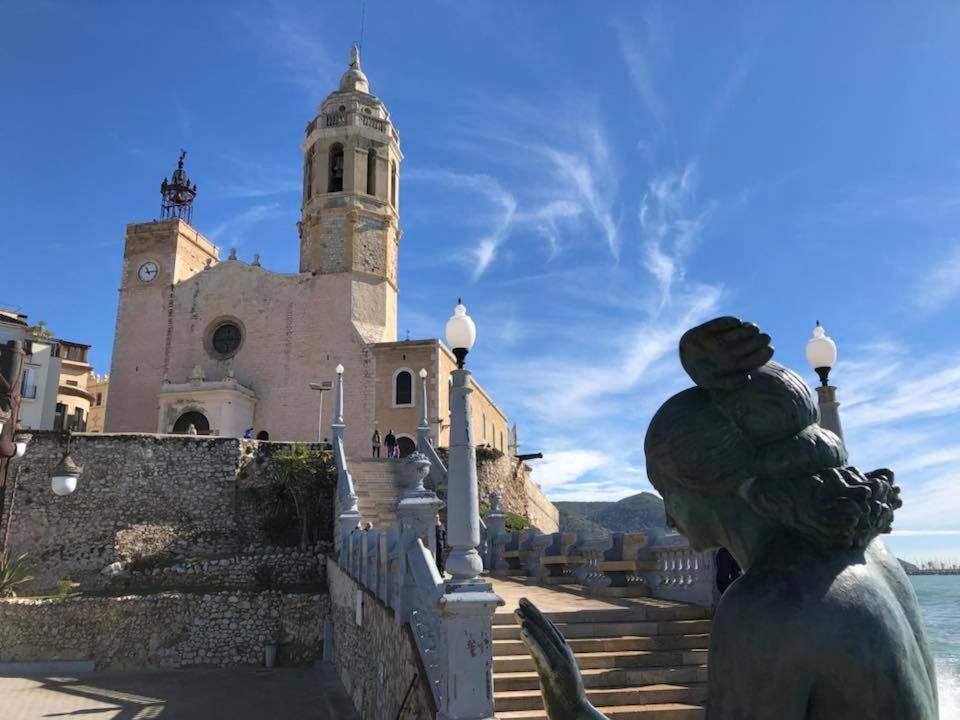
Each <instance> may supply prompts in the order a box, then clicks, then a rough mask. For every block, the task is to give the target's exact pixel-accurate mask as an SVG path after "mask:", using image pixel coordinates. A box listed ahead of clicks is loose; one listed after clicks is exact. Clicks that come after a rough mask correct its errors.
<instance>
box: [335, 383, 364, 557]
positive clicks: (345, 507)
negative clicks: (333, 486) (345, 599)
mask: <svg viewBox="0 0 960 720" xmlns="http://www.w3.org/2000/svg"><path fill="white" fill-rule="evenodd" d="M336 370H337V384H336V387H335V388H334V392H333V423H331V425H330V430H331V431H332V433H333V457H334V460H335V461H336V463H337V502H338V504H339V506H340V514H339V515H337V525H338V526H339V528H340V564H341V565H342V566H344V567H346V562H347V555H346V553H347V551H348V549H349V542H348V538H349V537H350V533H351V532H352V531H353V529H354V528H355V527H357V523H359V522H360V509H359V505H358V503H359V498H358V497H357V494H356V493H355V492H354V490H353V478H352V477H351V476H350V471H349V470H348V469H347V467H346V464H345V459H344V456H343V434H344V431H345V430H346V429H347V426H346V423H344V421H343V365H337V368H336Z"/></svg>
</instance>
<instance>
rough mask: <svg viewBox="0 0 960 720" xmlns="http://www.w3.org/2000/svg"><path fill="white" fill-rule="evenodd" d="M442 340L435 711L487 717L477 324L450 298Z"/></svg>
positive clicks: (489, 680) (489, 594)
mask: <svg viewBox="0 0 960 720" xmlns="http://www.w3.org/2000/svg"><path fill="white" fill-rule="evenodd" d="M446 336H447V343H448V344H449V345H450V348H451V350H453V354H454V355H455V356H456V358H457V369H456V370H454V371H453V372H452V373H451V374H452V375H453V386H452V388H451V393H452V401H453V404H452V408H451V419H450V458H449V467H448V468H447V498H446V499H447V545H448V546H449V547H450V555H449V556H448V557H447V563H446V571H447V572H448V573H450V575H452V577H451V578H450V579H449V580H447V581H446V583H445V587H444V594H443V596H442V597H441V599H440V616H441V621H442V622H443V623H444V625H445V633H444V634H445V638H446V652H445V653H443V660H444V668H443V669H444V674H445V676H446V681H447V683H446V685H447V687H448V688H450V689H451V692H448V693H445V694H444V697H443V703H442V704H443V707H441V708H439V710H440V712H439V717H443V718H463V719H464V720H493V718H494V707H493V642H492V638H493V614H494V612H496V609H497V608H498V607H501V606H502V605H503V599H502V598H500V597H499V596H498V595H497V594H496V593H494V592H493V586H492V585H491V584H490V583H489V582H486V581H485V580H484V579H483V578H481V577H479V576H480V574H481V573H482V572H483V560H482V558H481V557H480V553H479V552H478V551H477V546H478V545H479V544H480V502H479V498H478V496H477V493H478V489H477V451H476V448H475V447H474V444H473V426H472V424H471V418H472V414H471V401H470V395H471V393H473V388H471V387H470V372H469V371H468V370H465V369H464V367H463V366H464V362H465V360H466V357H467V353H468V352H470V348H471V347H473V343H474V341H475V340H476V339H477V328H476V325H474V323H473V320H471V319H470V316H469V315H467V309H466V308H465V307H464V306H463V303H462V302H460V301H459V300H458V301H457V307H456V308H455V309H454V312H453V316H452V317H451V318H450V320H448V321H447V332H446Z"/></svg>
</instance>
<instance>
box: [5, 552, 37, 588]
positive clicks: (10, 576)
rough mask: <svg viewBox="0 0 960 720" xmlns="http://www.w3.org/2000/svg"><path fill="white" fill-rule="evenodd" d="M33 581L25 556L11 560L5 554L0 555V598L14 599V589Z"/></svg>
mask: <svg viewBox="0 0 960 720" xmlns="http://www.w3.org/2000/svg"><path fill="white" fill-rule="evenodd" d="M31 580H33V576H32V575H31V574H30V566H29V565H28V564H27V554H26V553H23V554H22V555H20V556H18V557H16V558H11V557H10V556H9V555H8V554H7V553H6V552H4V553H3V554H0V597H16V595H17V592H16V588H17V586H18V585H23V583H25V582H30V581H31Z"/></svg>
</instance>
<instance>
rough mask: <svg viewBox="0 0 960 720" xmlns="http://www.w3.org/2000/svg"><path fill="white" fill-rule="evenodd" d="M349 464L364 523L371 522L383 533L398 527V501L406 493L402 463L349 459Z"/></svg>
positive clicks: (371, 459)
mask: <svg viewBox="0 0 960 720" xmlns="http://www.w3.org/2000/svg"><path fill="white" fill-rule="evenodd" d="M347 462H348V465H349V468H350V474H351V476H352V477H353V487H354V489H355V490H356V493H357V504H358V506H359V510H360V514H361V516H362V517H363V522H364V523H366V522H368V521H369V522H372V523H373V526H374V527H375V528H378V529H380V530H386V529H389V528H392V527H396V525H397V502H398V501H399V500H400V496H401V495H402V494H403V480H402V476H401V469H402V465H401V463H400V461H398V460H387V459H377V458H363V459H362V460H355V459H353V458H349V459H348V461H347Z"/></svg>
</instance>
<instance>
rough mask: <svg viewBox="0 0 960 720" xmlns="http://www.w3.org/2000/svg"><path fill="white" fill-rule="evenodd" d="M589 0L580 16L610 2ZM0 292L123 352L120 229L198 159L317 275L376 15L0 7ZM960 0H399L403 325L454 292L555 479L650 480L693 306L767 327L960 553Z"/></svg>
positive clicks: (590, 495)
mask: <svg viewBox="0 0 960 720" xmlns="http://www.w3.org/2000/svg"><path fill="white" fill-rule="evenodd" d="M588 8H590V9H589V10H588ZM3 18H4V22H3V23H2V26H0V81H2V87H3V88H4V112H3V113H0V138H2V139H0V143H2V158H3V161H4V167H5V171H4V172H3V173H2V174H0V197H2V198H3V218H4V224H3V225H4V235H3V238H2V240H0V243H2V247H3V250H4V258H5V261H4V265H5V266H6V267H8V268H12V269H13V272H8V273H7V275H6V277H5V282H4V284H3V286H2V288H0V304H2V305H5V306H13V307H19V308H20V309H22V310H23V311H24V312H27V313H28V314H29V315H30V316H31V318H32V319H33V320H39V319H44V320H46V321H47V322H48V323H49V324H50V325H51V326H52V327H53V329H54V330H55V331H56V332H57V333H58V334H59V335H61V336H63V337H66V338H68V339H73V340H77V341H81V342H87V343H91V344H92V345H93V346H94V349H93V355H92V357H93V362H94V364H95V365H96V367H97V369H98V370H101V371H106V370H107V369H108V368H109V356H110V349H111V345H112V336H113V326H114V319H115V313H116V298H117V292H116V291H117V287H118V283H119V274H120V260H121V251H122V241H123V229H124V224H125V223H127V222H134V221H144V220H149V219H152V218H154V217H156V216H157V215H158V211H159V192H158V190H159V183H160V180H161V179H162V178H163V177H164V176H165V175H169V173H170V171H171V170H172V169H173V166H174V164H175V161H176V156H177V153H178V151H179V149H180V148H181V147H184V148H186V149H187V150H188V151H189V155H188V159H187V163H188V169H189V172H190V174H191V177H192V178H193V180H194V181H195V182H197V184H198V185H199V188H200V191H199V197H198V200H197V204H196V210H195V213H194V220H195V225H196V226H197V227H198V228H199V229H200V230H201V231H202V232H204V233H205V234H206V235H207V236H208V237H210V238H211V239H213V240H214V241H215V242H217V243H218V244H219V245H220V246H221V247H222V248H224V249H226V248H229V247H233V246H235V247H237V248H238V253H239V255H240V257H241V258H245V259H248V260H249V259H250V258H251V257H252V255H253V253H259V254H260V255H261V258H262V262H263V264H264V265H265V266H266V267H268V268H270V269H274V270H277V271H284V272H289V271H295V270H296V268H297V236H296V231H295V222H296V220H297V219H298V213H299V201H300V195H299V193H300V168H301V157H300V150H299V143H300V142H301V141H302V139H303V129H304V126H305V125H306V123H307V122H308V121H309V120H310V119H311V118H312V117H313V115H314V113H315V111H316V107H317V105H318V104H319V103H320V101H321V100H322V99H323V97H324V96H325V95H326V94H327V93H328V92H329V91H330V90H331V89H332V88H333V87H335V84H336V82H337V79H338V78H339V75H340V74H341V73H342V72H343V70H344V68H345V65H346V60H347V56H348V50H349V46H350V43H351V42H352V41H353V40H357V39H359V26H360V6H359V3H325V2H310V3H306V2H304V3H298V2H283V3H281V2H273V3H270V2H232V3H226V2H222V3H216V2H209V3H186V2H183V3H178V2H166V3H163V4H162V5H157V4H146V5H145V4H140V3H122V2H100V3H74V2H53V1H51V0H37V1H35V2H30V3H17V4H14V3H8V4H7V5H6V7H5V8H4V11H3ZM957 37H960V6H957V5H956V4H948V3H934V2H931V3H923V4H909V5H908V4H896V5H895V4H892V3H883V4H876V3H859V2H851V3H844V4H842V5H837V4H830V3H812V4H805V5H803V6H795V7H792V8H791V7H784V6H776V5H775V4H773V3H771V4H762V3H743V4H738V3H724V4H722V5H720V4H715V3H683V4H679V3H639V2H638V3H633V2H631V3H605V4H601V5H597V4H590V5H588V4H586V3H580V4H575V3H553V2H524V3H506V2H501V3H460V2H453V1H452V0H451V1H449V2H422V3H410V4H401V3H386V2H377V1H375V0H370V2H369V3H368V7H367V20H366V29H365V36H364V47H363V66H364V70H365V71H366V72H367V75H368V76H369V78H370V82H371V86H372V90H373V92H375V93H377V94H378V95H380V97H381V98H383V100H384V101H385V102H386V104H387V106H388V108H389V109H390V111H391V114H392V116H393V119H394V122H395V124H396V126H397V127H398V128H399V131H400V133H401V138H402V147H403V151H404V153H405V156H406V159H405V162H404V165H403V168H402V173H401V225H402V226H403V228H404V230H405V234H404V237H403V241H402V244H401V254H400V283H401V314H400V328H399V329H400V336H401V337H404V336H405V335H406V332H407V331H408V330H409V332H410V335H411V336H412V337H429V336H437V335H438V334H439V333H441V332H442V328H443V324H444V322H445V320H446V318H447V316H448V315H449V314H450V309H451V306H452V305H453V302H454V301H455V299H456V297H457V296H460V295H462V296H463V297H464V300H465V302H466V303H467V304H468V307H469V309H470V312H471V314H472V315H473V316H474V317H475V319H476V321H477V324H478V328H479V339H478V344H477V346H476V348H475V350H474V352H473V353H472V354H471V365H472V367H473V369H474V370H475V372H476V373H477V376H478V378H479V380H480V381H481V383H482V384H483V385H484V386H486V387H487V388H488V389H490V390H491V391H492V392H493V393H494V395H495V397H496V398H497V399H498V401H499V402H500V403H501V404H502V405H503V406H504V407H505V409H506V410H507V412H508V413H509V414H510V416H511V418H512V419H514V420H516V421H517V422H518V423H519V425H520V432H521V439H522V441H523V450H524V451H527V452H530V451H535V450H543V451H544V453H545V455H546V457H545V459H544V461H542V462H540V463H538V465H537V469H536V472H535V479H537V480H538V481H540V482H541V483H542V484H543V486H544V488H545V489H546V490H547V492H548V494H549V495H550V496H551V497H553V498H554V499H616V498H618V497H621V496H624V495H627V494H630V493H633V492H637V491H640V490H644V489H649V485H648V483H647V480H646V475H645V471H644V467H643V453H642V441H643V434H644V431H645V429H646V424H647V422H648V420H649V418H650V415H651V414H652V412H653V411H654V410H655V409H656V407H657V406H658V405H659V404H660V403H661V402H662V401H663V400H664V399H666V397H668V396H669V395H670V394H671V393H673V392H675V391H678V390H680V389H682V388H683V387H684V386H685V385H687V384H688V381H687V380H686V378H685V376H684V375H683V374H682V372H681V370H680V367H679V363H678V362H677V360H676V341H677V339H678V338H679V335H680V334H681V332H682V331H683V330H684V329H686V328H687V327H689V326H691V325H693V324H696V323H698V322H701V321H703V320H706V319H709V318H710V317H713V316H715V315H719V314H735V315H739V316H741V317H743V318H746V319H750V320H753V321H755V322H757V323H759V324H760V326H761V327H762V328H763V329H765V330H766V331H768V332H770V334H771V335H772V336H773V338H774V344H775V345H776V347H777V359H778V360H780V361H781V362H783V363H785V364H787V365H788V366H791V367H794V368H796V369H798V370H800V371H801V372H802V373H803V374H804V376H805V377H806V378H807V379H808V382H811V383H812V382H814V381H815V377H814V375H813V373H812V372H811V371H809V370H808V369H807V366H806V363H805V361H804V359H803V348H804V344H805V342H806V340H807V339H808V337H809V335H810V331H811V329H812V326H813V324H814V321H815V320H818V319H819V320H820V321H821V322H822V323H823V324H824V325H825V327H826V328H827V331H828V332H829V333H830V334H831V335H832V336H833V337H834V338H835V339H836V341H837V343H838V345H839V352H840V363H839V364H838V366H837V368H836V369H835V370H834V373H833V375H832V379H833V380H834V381H835V383H836V384H837V386H838V387H839V391H838V392H839V399H840V400H841V402H842V403H843V405H842V407H841V413H842V417H843V421H844V423H845V429H846V433H847V443H848V446H849V449H850V451H851V456H852V459H853V461H854V462H855V463H856V464H858V465H860V466H862V467H865V468H873V467H878V466H889V467H892V468H894V469H895V470H896V471H897V473H898V481H899V483H900V484H901V486H902V488H903V496H904V499H905V506H904V508H903V509H902V510H901V511H900V512H899V513H898V516H897V522H896V527H897V529H898V532H901V533H904V534H901V535H898V536H896V537H894V538H893V539H892V542H893V544H894V546H895V547H896V549H897V550H898V552H899V553H900V554H901V555H902V556H904V557H907V558H914V557H937V556H939V557H944V558H953V559H958V560H960V519H958V516H960V471H958V470H957V466H958V462H960V332H958V324H957V320H956V315H957V312H958V311H960V229H958V227H960V226H958V221H960V153H958V149H960V94H958V93H957V92H956V78H957V77H958V76H960V44H958V43H957V42H956V38H957Z"/></svg>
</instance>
